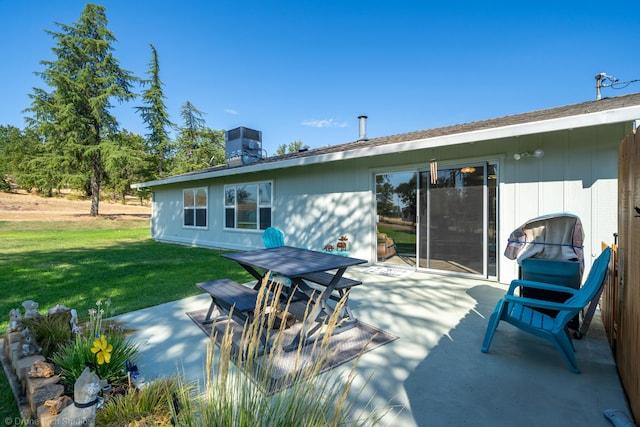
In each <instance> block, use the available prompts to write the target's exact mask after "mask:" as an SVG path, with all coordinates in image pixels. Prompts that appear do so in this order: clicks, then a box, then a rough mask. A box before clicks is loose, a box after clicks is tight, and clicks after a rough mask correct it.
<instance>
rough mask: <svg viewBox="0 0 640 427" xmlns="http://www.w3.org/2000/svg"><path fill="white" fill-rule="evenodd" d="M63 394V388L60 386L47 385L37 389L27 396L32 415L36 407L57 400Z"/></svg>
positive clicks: (36, 409) (35, 411)
mask: <svg viewBox="0 0 640 427" xmlns="http://www.w3.org/2000/svg"><path fill="white" fill-rule="evenodd" d="M63 394H64V386H63V385H62V384H49V385H46V386H44V387H41V388H39V389H37V390H36V391H34V392H33V394H31V395H28V396H27V399H28V400H29V405H30V406H31V411H32V413H34V414H36V413H37V411H38V407H39V406H41V405H44V402H46V401H47V400H54V399H57V398H59V397H60V396H62V395H63Z"/></svg>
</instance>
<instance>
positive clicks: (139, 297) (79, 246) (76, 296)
mask: <svg viewBox="0 0 640 427" xmlns="http://www.w3.org/2000/svg"><path fill="white" fill-rule="evenodd" d="M0 248H2V250H0V278H1V280H2V285H1V286H0V328H1V330H2V331H4V330H6V328H7V327H8V325H9V311H10V310H11V309H12V308H20V309H21V311H22V312H24V310H23V309H22V305H21V304H22V302H23V301H25V300H28V299H30V300H34V301H36V302H38V303H39V304H40V312H41V313H43V314H46V310H47V309H48V308H50V307H53V306H55V305H56V304H60V305H64V306H67V307H70V308H75V309H76V310H77V311H78V315H79V317H80V321H82V320H83V319H84V318H86V317H87V312H88V310H89V309H90V308H93V307H95V303H96V301H98V300H99V299H102V300H104V299H107V298H109V299H111V303H112V304H111V307H112V308H113V309H114V310H115V314H122V313H126V312H129V311H133V310H138V309H141V308H145V307H150V306H154V305H157V304H161V303H165V302H168V301H175V300H178V299H181V298H184V297H188V296H191V295H196V294H198V293H200V292H199V289H198V288H196V287H195V283H197V282H201V281H204V280H210V279H215V278H222V277H228V278H230V279H233V280H236V281H238V282H240V283H242V282H247V281H250V280H251V279H252V278H251V276H250V275H249V274H248V273H246V272H245V271H244V270H243V269H242V268H241V267H239V266H238V265H237V264H236V263H234V262H232V261H229V260H226V259H224V258H222V257H220V256H219V255H220V253H222V252H224V251H218V250H212V249H203V248H192V247H187V246H180V245H170V244H165V243H157V242H154V241H152V240H151V239H150V238H149V222H148V220H144V221H113V220H108V219H96V220H92V221H77V222H63V221H59V222H58V221H52V222H19V221H11V222H2V221H0ZM2 313H4V315H2ZM17 416H18V412H17V405H16V403H15V401H14V400H13V396H12V394H11V391H10V388H9V385H8V383H7V379H6V377H5V376H4V373H0V419H10V418H14V417H17Z"/></svg>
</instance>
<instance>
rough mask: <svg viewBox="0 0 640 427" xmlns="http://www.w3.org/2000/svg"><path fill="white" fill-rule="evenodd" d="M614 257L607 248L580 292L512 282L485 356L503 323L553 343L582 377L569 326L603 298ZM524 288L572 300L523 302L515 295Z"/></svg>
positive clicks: (491, 321)
mask: <svg viewBox="0 0 640 427" xmlns="http://www.w3.org/2000/svg"><path fill="white" fill-rule="evenodd" d="M610 257H611V248H609V247H607V248H605V249H604V250H603V251H602V253H601V254H600V256H598V258H597V259H596V261H595V262H594V263H593V265H592V266H591V271H590V272H589V276H588V277H587V279H586V280H585V282H584V284H583V285H582V287H581V288H580V289H572V288H569V287H565V286H558V285H551V284H548V283H541V282H532V281H528V280H514V281H512V282H511V285H510V286H509V290H508V291H507V294H506V295H505V296H504V297H503V298H502V299H501V300H500V301H499V302H498V304H497V305H496V308H495V310H494V311H493V313H492V314H491V317H490V318H489V324H488V325H487V331H486V333H485V336H484V341H483V343H482V352H483V353H486V352H488V351H489V347H490V346H491V341H492V339H493V335H494V333H495V331H496V328H497V327H498V323H500V321H501V320H503V321H505V322H507V323H510V324H512V325H514V326H516V327H517V328H520V329H522V330H523V331H525V332H528V333H530V334H533V335H535V336H537V337H540V338H544V339H546V340H548V341H550V342H551V343H552V344H553V345H554V346H555V347H556V348H557V349H558V351H559V352H560V354H562V357H564V359H565V361H566V362H567V364H568V365H569V368H570V369H571V370H572V371H573V372H575V373H580V369H579V368H578V364H577V362H576V357H575V348H574V346H573V342H572V341H571V334H570V332H569V329H568V327H567V324H568V323H569V321H570V320H571V319H572V318H573V317H574V316H576V315H577V314H578V313H580V311H581V310H582V309H583V308H585V307H586V306H587V305H588V304H589V303H591V302H592V301H593V303H595V302H596V301H595V299H596V296H599V295H600V293H601V291H602V287H603V286H604V282H605V279H606V276H607V271H608V266H609V258H610ZM520 286H526V287H528V288H529V287H531V288H537V289H545V290H551V291H556V292H564V293H569V294H572V296H571V297H570V298H569V299H567V300H566V301H565V302H562V303H559V302H550V301H543V300H537V299H533V298H523V297H520V296H517V295H514V291H515V290H516V289H517V288H519V287H520ZM536 308H541V309H549V310H558V314H557V315H556V316H555V317H551V316H549V315H547V314H544V313H542V312H540V311H537V310H536Z"/></svg>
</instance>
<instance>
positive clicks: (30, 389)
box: [23, 375, 60, 396]
mask: <svg viewBox="0 0 640 427" xmlns="http://www.w3.org/2000/svg"><path fill="white" fill-rule="evenodd" d="M59 381H60V376H59V375H54V376H52V377H49V378H32V377H27V378H26V380H25V381H24V382H23V385H24V387H23V390H24V393H25V394H26V395H28V396H30V395H32V394H33V393H35V391H36V390H38V389H40V388H43V387H46V386H48V385H51V384H57V383H58V382H59Z"/></svg>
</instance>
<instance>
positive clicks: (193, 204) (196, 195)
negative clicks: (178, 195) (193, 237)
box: [182, 188, 207, 227]
mask: <svg viewBox="0 0 640 427" xmlns="http://www.w3.org/2000/svg"><path fill="white" fill-rule="evenodd" d="M182 205H183V209H184V211H183V216H184V226H185V227H206V226H207V190H206V188H193V189H188V190H183V191H182Z"/></svg>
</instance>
